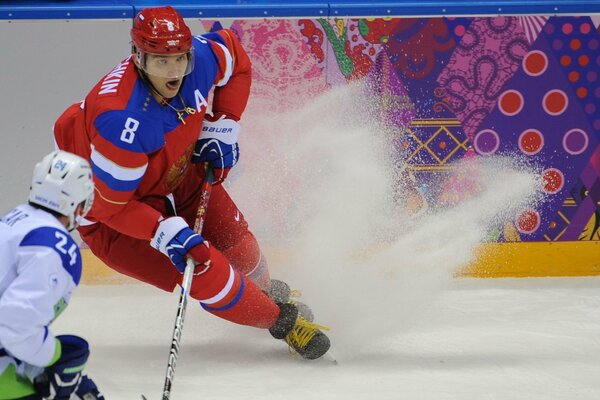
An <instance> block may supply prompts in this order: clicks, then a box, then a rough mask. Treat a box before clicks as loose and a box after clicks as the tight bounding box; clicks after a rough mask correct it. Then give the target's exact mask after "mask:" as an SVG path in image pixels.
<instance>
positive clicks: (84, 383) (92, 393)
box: [75, 375, 104, 400]
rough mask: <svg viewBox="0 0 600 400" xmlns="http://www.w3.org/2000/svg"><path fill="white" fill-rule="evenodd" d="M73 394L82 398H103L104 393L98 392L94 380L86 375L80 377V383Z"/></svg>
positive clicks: (87, 399)
mask: <svg viewBox="0 0 600 400" xmlns="http://www.w3.org/2000/svg"><path fill="white" fill-rule="evenodd" d="M75 394H76V395H77V396H78V397H79V398H80V399H83V400H104V395H103V394H102V393H100V391H99V390H98V387H97V386H96V384H95V383H94V381H93V380H91V379H90V378H89V377H88V376H87V375H83V376H82V377H81V383H80V384H79V387H78V388H77V390H76V391H75Z"/></svg>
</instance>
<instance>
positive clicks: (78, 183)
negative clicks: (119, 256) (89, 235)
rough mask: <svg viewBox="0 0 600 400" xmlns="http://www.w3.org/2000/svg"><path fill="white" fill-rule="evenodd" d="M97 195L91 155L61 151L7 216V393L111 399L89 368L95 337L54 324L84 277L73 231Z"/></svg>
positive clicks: (3, 310)
mask: <svg viewBox="0 0 600 400" xmlns="http://www.w3.org/2000/svg"><path fill="white" fill-rule="evenodd" d="M93 197H94V184H93V181H92V173H91V169H90V165H89V164H88V162H87V161H86V160H85V159H83V158H81V157H79V156H76V155H74V154H71V153H68V152H65V151H55V152H53V153H50V154H48V155H47V156H45V157H44V158H43V159H42V161H40V162H39V163H38V164H37V165H36V166H35V168H34V171H33V179H32V183H31V190H30V194H29V202H28V203H27V204H21V205H19V206H17V207H15V208H14V209H12V210H11V211H9V212H8V213H6V214H4V215H2V216H0V238H1V240H0V399H1V400H4V399H20V400H25V399H27V400H37V399H40V400H41V399H57V400H58V399H60V400H63V399H64V400H68V399H71V398H80V399H84V398H85V399H89V400H95V399H104V397H103V396H102V394H100V393H99V391H98V389H97V387H96V385H95V384H94V382H93V381H92V380H91V379H90V378H89V377H87V376H86V375H83V374H82V370H83V367H84V366H85V363H86V361H87V358H88V356H89V349H88V343H87V342H86V341H85V340H84V339H82V338H80V337H78V336H73V335H60V336H54V335H53V334H52V332H51V331H50V330H49V326H50V324H51V323H52V321H53V320H54V319H55V318H56V317H58V315H59V314H60V313H61V312H62V311H63V310H64V309H65V307H66V306H67V305H68V303H69V300H70V298H71V295H72V293H73V290H75V287H76V286H77V285H78V284H79V280H80V278H81V253H80V251H79V247H78V246H77V244H76V243H75V241H74V240H73V238H72V237H71V236H70V234H69V232H70V231H71V230H73V229H74V228H75V227H77V225H78V224H79V219H80V218H81V217H83V216H84V215H85V214H86V213H87V212H88V211H89V209H90V207H91V204H92V201H93Z"/></svg>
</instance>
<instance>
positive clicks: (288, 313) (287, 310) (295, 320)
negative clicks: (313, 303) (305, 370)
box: [269, 303, 331, 360]
mask: <svg viewBox="0 0 600 400" xmlns="http://www.w3.org/2000/svg"><path fill="white" fill-rule="evenodd" d="M278 305H279V308H280V314H279V319H278V320H277V322H276V323H275V325H273V326H272V327H271V328H270V329H269V332H270V333H271V335H272V336H273V337H274V338H275V339H283V340H284V341H285V342H286V343H287V344H288V346H290V349H292V350H293V351H295V352H296V353H298V354H299V355H300V356H301V357H302V358H304V359H306V360H316V359H317V358H320V357H322V356H323V355H325V353H327V351H328V350H329V347H330V346H331V344H330V342H329V338H328V337H327V335H325V334H324V333H323V332H322V331H321V329H324V330H328V329H329V328H327V327H324V326H321V325H317V324H315V323H313V322H310V321H307V320H305V319H304V318H303V317H302V316H301V315H300V314H299V312H298V307H297V306H296V305H295V304H293V303H283V304H278Z"/></svg>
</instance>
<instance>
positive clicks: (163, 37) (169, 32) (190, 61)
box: [131, 6, 194, 78]
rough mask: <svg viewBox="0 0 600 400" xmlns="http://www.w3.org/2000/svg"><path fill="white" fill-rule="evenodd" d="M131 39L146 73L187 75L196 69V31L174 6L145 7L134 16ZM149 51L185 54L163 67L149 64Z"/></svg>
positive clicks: (153, 52) (161, 75)
mask: <svg viewBox="0 0 600 400" xmlns="http://www.w3.org/2000/svg"><path fill="white" fill-rule="evenodd" d="M131 40H132V42H133V45H134V47H135V56H136V58H137V61H138V66H139V67H140V68H141V69H142V70H144V71H145V72H146V73H148V74H150V75H154V76H160V77H168V78H171V77H177V76H185V75H187V74H189V73H190V72H191V71H192V70H193V69H194V54H193V51H194V48H193V47H192V33H191V31H190V28H188V26H187V25H186V24H185V21H184V20H183V18H182V17H181V15H180V14H179V13H178V12H177V11H175V9H174V8H173V7H170V6H165V7H157V8H145V9H144V10H142V11H140V12H139V13H138V14H137V15H136V16H135V18H134V20H133V27H132V28H131ZM147 54H154V55H159V56H164V57H166V58H169V57H171V56H172V55H180V54H185V55H186V57H185V58H183V59H182V58H181V57H178V58H177V61H173V62H172V64H171V65H172V66H173V67H172V68H171V67H169V66H168V65H167V64H168V63H167V62H164V63H163V64H160V67H159V68H152V67H151V66H149V65H147V62H146V60H147Z"/></svg>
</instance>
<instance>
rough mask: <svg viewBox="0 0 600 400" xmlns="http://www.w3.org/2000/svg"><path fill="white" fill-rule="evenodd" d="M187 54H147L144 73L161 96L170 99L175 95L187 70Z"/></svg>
mask: <svg viewBox="0 0 600 400" xmlns="http://www.w3.org/2000/svg"><path fill="white" fill-rule="evenodd" d="M188 62H189V61H188V53H182V54H173V55H159V54H147V55H146V59H145V65H144V71H146V73H147V74H148V78H149V79H150V82H152V85H154V88H155V89H156V90H158V92H159V93H160V95H161V96H163V97H165V98H167V99H170V98H172V97H175V96H176V95H177V92H178V91H179V88H180V87H181V83H182V81H183V77H184V76H185V74H186V72H187V69H188Z"/></svg>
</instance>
